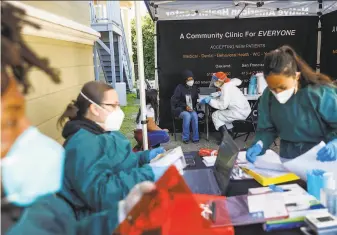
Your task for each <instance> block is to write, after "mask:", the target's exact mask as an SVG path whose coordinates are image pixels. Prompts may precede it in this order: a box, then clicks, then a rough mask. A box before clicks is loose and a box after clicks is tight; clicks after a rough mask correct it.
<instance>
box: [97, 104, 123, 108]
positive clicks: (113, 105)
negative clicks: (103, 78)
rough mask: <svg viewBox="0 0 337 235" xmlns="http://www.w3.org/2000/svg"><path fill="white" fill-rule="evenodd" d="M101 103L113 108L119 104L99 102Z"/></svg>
mask: <svg viewBox="0 0 337 235" xmlns="http://www.w3.org/2000/svg"><path fill="white" fill-rule="evenodd" d="M100 104H101V105H106V106H111V107H113V108H117V107H119V106H120V104H107V103H100Z"/></svg>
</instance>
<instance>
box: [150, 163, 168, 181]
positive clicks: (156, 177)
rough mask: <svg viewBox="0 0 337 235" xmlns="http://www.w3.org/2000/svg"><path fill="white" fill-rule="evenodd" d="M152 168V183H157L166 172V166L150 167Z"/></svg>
mask: <svg viewBox="0 0 337 235" xmlns="http://www.w3.org/2000/svg"><path fill="white" fill-rule="evenodd" d="M151 168H152V172H153V174H154V181H157V180H159V179H160V177H162V175H163V174H164V173H165V172H166V170H167V168H168V167H167V166H162V167H159V166H151Z"/></svg>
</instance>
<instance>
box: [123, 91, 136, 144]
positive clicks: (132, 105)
mask: <svg viewBox="0 0 337 235" xmlns="http://www.w3.org/2000/svg"><path fill="white" fill-rule="evenodd" d="M127 99H128V105H127V106H125V107H122V110H123V112H124V113H125V119H124V122H123V125H122V127H121V132H122V133H123V134H124V135H125V136H126V137H127V138H128V139H129V140H130V141H131V143H132V146H135V144H136V141H135V139H134V138H133V130H134V129H135V128H136V117H137V113H138V110H139V101H138V100H137V96H136V94H128V95H127Z"/></svg>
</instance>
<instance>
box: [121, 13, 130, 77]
mask: <svg viewBox="0 0 337 235" xmlns="http://www.w3.org/2000/svg"><path fill="white" fill-rule="evenodd" d="M120 17H121V21H122V20H123V19H122V14H120ZM121 28H122V34H123V35H122V38H123V47H124V48H123V49H124V54H125V56H126V58H127V59H126V61H127V64H128V68H129V77H130V79H131V78H132V66H131V61H130V57H129V51H128V46H127V43H126V36H125V31H124V26H123V24H121Z"/></svg>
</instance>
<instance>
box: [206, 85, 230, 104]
mask: <svg viewBox="0 0 337 235" xmlns="http://www.w3.org/2000/svg"><path fill="white" fill-rule="evenodd" d="M224 86H226V85H224ZM228 88H229V86H226V87H224V88H222V89H221V95H220V97H218V98H214V99H211V101H210V102H209V105H210V106H211V107H213V108H215V109H218V110H225V109H227V108H228V106H229V103H230V99H231V97H230V93H229V89H228Z"/></svg>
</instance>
